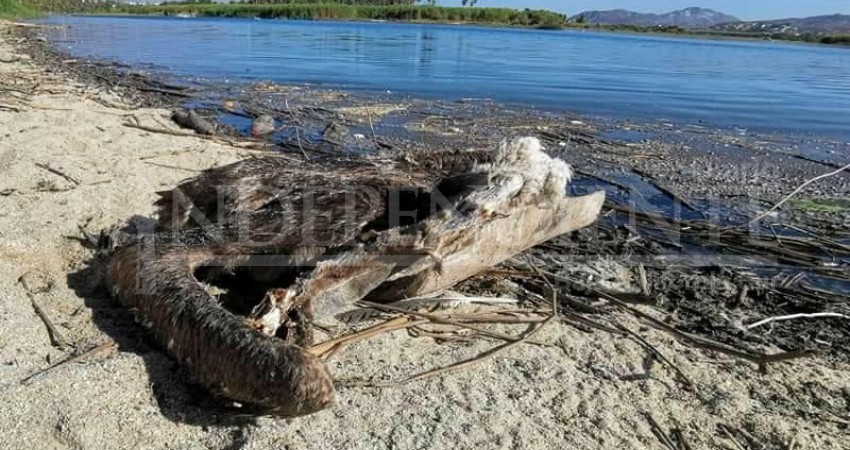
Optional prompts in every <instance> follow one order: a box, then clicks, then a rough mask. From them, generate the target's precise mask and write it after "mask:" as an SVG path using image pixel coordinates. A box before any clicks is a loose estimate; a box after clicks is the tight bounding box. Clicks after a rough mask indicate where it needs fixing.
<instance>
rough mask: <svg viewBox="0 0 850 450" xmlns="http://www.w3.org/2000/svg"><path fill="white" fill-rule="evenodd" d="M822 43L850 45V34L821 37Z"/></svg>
mask: <svg viewBox="0 0 850 450" xmlns="http://www.w3.org/2000/svg"><path fill="white" fill-rule="evenodd" d="M820 43H821V44H842V45H850V34H845V35H836V36H827V37H824V38H821V40H820Z"/></svg>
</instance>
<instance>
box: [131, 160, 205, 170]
mask: <svg viewBox="0 0 850 450" xmlns="http://www.w3.org/2000/svg"><path fill="white" fill-rule="evenodd" d="M142 162H144V163H145V164H150V165H152V166H157V167H163V168H166V169H175V170H184V171H186V172H192V173H200V172H203V170H200V169H190V168H188V167H180V166H172V165H169V164H162V163H158V162H154V161H142Z"/></svg>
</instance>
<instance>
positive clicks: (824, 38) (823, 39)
mask: <svg viewBox="0 0 850 450" xmlns="http://www.w3.org/2000/svg"><path fill="white" fill-rule="evenodd" d="M143 8H146V9H151V10H153V11H154V12H144V10H143V11H141V12H131V11H129V10H127V11H120V12H114V11H96V12H84V13H71V15H83V16H85V15H93V16H116V17H134V16H135V17H174V18H203V17H207V18H223V19H224V18H230V19H245V20H252V19H253V20H303V21H317V22H318V21H327V22H364V23H393V24H420V25H444V26H471V27H489V28H504V29H516V30H540V31H574V32H585V31H590V32H599V33H614V34H626V35H648V36H660V37H669V38H673V39H675V38H684V39H704V40H716V41H733V42H734V41H740V42H779V43H789V44H809V45H816V46H826V47H839V48H850V42H848V41H847V40H846V36H844V35H817V36H815V38H814V40H812V39H803V38H801V37H800V36H793V35H781V34H779V35H775V34H773V35H765V34H759V33H738V32H724V31H712V30H704V29H689V28H675V29H670V30H665V29H659V28H658V27H644V28H641V27H633V26H629V25H614V24H577V23H572V22H565V23H559V24H538V25H523V24H511V23H500V22H476V21H448V20H446V21H443V20H416V19H410V20H408V19H392V18H385V19H368V18H358V17H314V18H307V17H261V16H259V15H255V16H251V15H227V14H205V13H197V12H192V13H186V11H195V10H192V5H172V6H168V7H167V8H168V9H164V7H160V9H156V8H155V7H143ZM181 8H182V9H181ZM130 9H132V7H130ZM172 10H174V11H178V12H174V13H170V11H172ZM182 14H186V15H182Z"/></svg>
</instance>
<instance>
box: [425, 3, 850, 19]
mask: <svg viewBox="0 0 850 450" xmlns="http://www.w3.org/2000/svg"><path fill="white" fill-rule="evenodd" d="M439 3H440V4H443V5H451V4H454V3H460V2H459V1H457V0H442V1H440V2H439ZM478 5H479V6H509V7H512V8H546V9H552V10H555V11H561V12H564V13H567V14H570V15H573V14H576V13H579V12H581V11H585V10H589V9H600V10H604V9H617V8H622V9H628V10H632V11H638V12H654V13H661V12H669V11H673V10H676V9H682V8H687V7H689V6H700V7H703V8H711V9H715V10H717V11H720V12H724V13H726V14H731V15H733V16H737V17H738V18H739V19H742V20H760V19H784V18H788V17H809V16H820V15H824V14H838V13H840V14H850V0H631V1H628V0H478Z"/></svg>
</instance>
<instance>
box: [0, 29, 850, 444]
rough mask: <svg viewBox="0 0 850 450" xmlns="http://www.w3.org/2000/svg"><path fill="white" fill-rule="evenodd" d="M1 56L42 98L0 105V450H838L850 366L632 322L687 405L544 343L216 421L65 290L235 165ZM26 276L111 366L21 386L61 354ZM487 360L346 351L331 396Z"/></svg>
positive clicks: (2, 33) (88, 302) (81, 288)
mask: <svg viewBox="0 0 850 450" xmlns="http://www.w3.org/2000/svg"><path fill="white" fill-rule="evenodd" d="M12 39H16V38H14V37H13V36H11V35H9V34H8V32H7V30H6V29H4V28H2V26H0V60H2V61H4V62H3V63H0V77H5V78H4V79H5V80H7V81H8V80H9V79H12V78H14V79H17V80H19V81H20V83H21V86H31V85H32V84H33V83H35V82H38V83H39V84H40V89H41V93H39V94H37V95H35V96H29V95H25V94H19V93H18V94H16V93H13V92H3V91H0V104H5V105H7V106H11V105H13V104H15V105H18V109H19V110H20V111H17V112H16V111H13V110H9V109H8V108H6V109H4V108H0V193H2V194H0V405H2V406H0V436H2V439H0V448H3V449H6V448H8V449H29V448H32V449H36V448H37V449H54V448H55V449H67V448H72V449H93V450H95V449H96V450H101V449H125V448H146V449H147V448H149V449H206V448H228V449H272V448H275V449H277V448H290V449H297V448H315V449H328V448H346V449H347V448H363V449H366V448H388V449H414V448H437V449H457V448H476V449H489V448H506V449H508V448H510V449H525V448H528V449H545V448H581V449H621V448H664V446H663V444H661V442H660V441H659V438H658V437H656V436H655V435H654V434H653V431H652V427H651V425H650V421H649V419H648V418H647V414H650V415H651V416H652V417H653V418H654V420H656V421H657V422H658V424H659V425H660V427H661V428H662V429H663V430H664V431H665V432H668V433H669V432H670V430H671V429H674V428H680V429H681V431H682V433H683V435H684V436H685V438H686V440H687V441H688V442H689V443H690V445H691V446H692V448H694V449H701V448H729V449H740V448H751V449H757V448H777V449H791V448H795V449H803V448H809V449H833V448H835V449H837V448H850V434H848V425H850V422H848V417H847V416H848V406H849V405H850V373H848V371H847V369H848V367H847V365H846V364H844V363H840V362H835V361H828V360H827V359H825V358H824V357H818V358H813V359H806V360H798V361H793V362H789V363H783V364H778V365H775V366H772V367H771V368H770V370H769V371H768V373H767V374H759V373H758V372H757V371H756V370H755V369H754V367H753V366H752V365H751V364H748V363H745V362H741V361H735V360H731V359H729V358H725V357H720V356H717V355H713V354H710V353H708V352H705V351H702V350H698V349H693V348H689V347H687V346H684V345H682V344H680V343H678V342H677V341H675V340H674V339H673V338H672V337H670V336H669V335H666V334H663V333H660V332H657V331H653V330H649V329H645V328H643V327H642V326H641V324H640V323H639V322H637V321H636V320H635V319H633V318H631V317H628V316H622V317H618V318H617V320H618V321H619V322H620V323H622V324H623V325H625V326H627V327H628V328H630V329H631V330H633V331H635V332H637V333H639V334H640V335H642V336H643V337H644V338H645V339H646V340H647V341H648V342H650V343H651V344H652V345H653V346H655V347H656V348H657V349H658V350H659V351H660V352H661V353H663V354H664V355H666V356H667V357H668V358H669V359H670V360H672V361H673V362H674V363H675V364H676V365H677V366H678V367H679V368H681V370H682V371H683V372H684V373H685V374H686V375H687V377H689V378H690V379H691V380H692V381H693V382H694V384H695V389H693V390H688V389H686V388H685V387H684V386H683V384H682V382H681V381H680V380H679V379H678V378H677V377H676V375H675V374H674V373H673V372H672V371H671V370H670V369H669V368H668V367H666V366H664V365H661V364H654V365H652V367H651V368H650V369H649V371H648V375H647V376H646V377H635V378H645V379H637V380H634V381H626V380H627V379H628V378H629V376H630V375H639V374H643V373H645V372H646V371H647V370H646V368H645V367H644V361H645V360H646V359H647V355H648V352H647V350H646V349H645V348H643V347H641V346H640V345H638V344H636V343H635V342H634V341H632V340H629V339H625V338H620V337H615V336H612V335H610V334H606V333H603V332H593V333H585V332H582V331H579V330H577V329H575V328H572V327H570V326H568V325H565V324H553V325H551V326H550V327H548V328H547V329H546V330H544V331H543V332H542V333H541V334H540V335H538V339H539V340H540V341H543V342H546V343H551V344H552V346H551V347H539V346H524V347H519V348H514V349H513V350H511V351H509V352H506V353H504V354H502V355H500V356H497V357H495V358H494V359H492V360H490V361H488V362H485V363H483V364H481V365H479V366H477V367H475V368H473V369H471V370H466V371H463V372H457V373H452V374H449V375H447V376H444V377H442V378H436V379H432V380H428V381H423V382H417V383H412V384H409V385H405V386H400V387H394V388H387V389H374V388H341V389H340V394H339V396H338V402H337V404H336V405H335V406H334V407H332V408H330V409H328V410H326V411H324V412H321V413H319V414H316V415H313V416H309V417H304V418H299V419H295V420H282V419H273V418H259V419H256V420H244V421H241V422H240V421H234V420H232V419H227V418H225V417H222V416H220V415H218V414H216V413H215V412H214V411H212V410H211V409H210V408H208V407H205V406H204V402H203V397H204V393H203V391H199V389H198V388H194V387H191V386H190V385H189V384H188V383H187V380H186V376H185V374H184V373H183V372H182V371H181V370H180V369H179V368H178V367H177V366H176V365H175V364H174V363H173V362H172V361H171V360H170V359H169V358H168V357H167V356H166V355H165V354H164V353H163V352H162V351H160V350H159V349H158V348H156V347H155V346H152V345H147V344H146V343H145V342H144V341H145V339H144V338H143V337H140V336H144V333H143V332H142V331H141V329H140V328H138V327H136V326H135V325H133V324H131V323H128V319H127V317H128V315H127V313H126V311H124V310H123V309H122V308H121V307H120V306H119V305H117V304H115V303H113V302H112V301H111V300H109V299H106V298H104V296H103V294H102V293H98V291H96V290H92V289H89V288H87V287H86V286H85V285H86V284H90V283H91V282H92V281H91V277H89V278H86V277H84V276H81V275H75V274H78V273H79V272H80V271H81V270H83V269H84V267H85V262H86V260H88V259H89V258H91V257H92V251H90V250H87V249H85V248H84V247H83V246H81V245H80V243H79V242H78V241H76V240H73V239H69V237H80V236H81V232H80V227H83V228H84V229H86V230H88V231H90V232H93V233H97V232H98V231H99V230H100V229H101V228H104V227H107V226H110V225H113V224H116V223H120V222H122V221H124V220H126V219H128V218H129V217H131V216H133V215H150V214H151V212H152V207H151V202H152V201H153V199H154V192H155V191H157V190H162V189H164V188H168V187H170V186H173V185H174V184H175V183H176V182H177V181H179V180H180V179H182V178H185V177H187V176H191V175H192V172H191V170H200V169H204V168H208V167H211V166H215V165H219V164H224V163H228V162H231V161H234V160H237V159H239V158H244V157H246V156H247V153H245V152H243V151H240V150H237V149H234V148H232V147H225V146H219V145H215V144H213V143H210V142H207V141H203V140H199V139H196V138H193V137H174V136H167V135H162V134H151V133H147V132H143V131H140V130H136V129H130V128H127V127H124V126H122V122H124V121H125V120H126V119H125V116H127V115H129V114H132V115H134V116H136V117H137V118H139V119H140V120H141V122H142V123H145V124H148V125H152V126H157V127H172V125H170V124H169V121H168V120H167V116H168V111H163V110H151V109H134V110H126V109H119V108H108V107H105V106H103V105H102V103H104V101H105V102H107V103H108V104H114V105H119V104H120V103H121V99H120V98H117V97H115V96H114V95H111V94H110V93H108V92H103V91H100V90H97V89H94V88H91V87H87V86H83V85H79V84H76V83H74V82H73V81H69V80H66V79H63V78H62V77H57V76H55V75H51V74H48V73H47V72H46V71H45V69H43V68H40V67H37V66H35V65H33V64H31V63H30V62H29V61H28V60H27V58H26V57H24V56H21V55H18V54H16V53H15V51H14V48H13V46H12V45H10V40H12ZM5 61H9V62H5ZM28 80H29V81H28ZM45 90H48V91H49V92H46V91H45ZM96 100H97V101H96ZM39 164H44V165H48V166H49V167H51V168H53V169H56V170H57V171H61V172H62V173H64V174H66V175H68V176H70V177H72V178H73V179H75V180H77V181H78V182H79V184H78V185H77V184H76V183H75V182H73V181H69V180H68V179H66V178H64V177H62V176H59V175H57V174H55V173H52V172H50V171H48V170H46V169H45V168H44V167H39ZM166 166H168V167H166ZM24 274H29V275H28V277H29V278H28V279H29V280H30V281H31V284H32V285H34V286H33V287H35V288H41V290H42V291H43V292H37V293H36V294H35V298H36V299H37V301H38V302H39V303H40V304H41V305H42V307H43V308H44V309H45V310H46V312H47V314H48V315H49V316H50V317H51V318H52V319H53V321H54V322H55V323H56V325H57V327H58V328H59V330H60V331H61V332H62V333H63V334H64V335H65V336H66V337H67V338H68V340H69V341H70V342H71V343H73V345H74V346H76V347H77V348H79V349H87V348H91V347H93V346H95V345H97V344H99V343H102V342H105V341H107V340H109V339H112V338H117V339H118V340H119V342H121V343H122V346H121V350H120V351H119V352H117V353H114V354H112V355H110V356H104V357H99V358H92V359H89V360H86V361H84V362H81V363H75V364H69V365H66V366H63V367H60V368H58V369H56V370H54V371H52V372H49V373H47V374H44V375H42V376H40V377H38V378H35V379H34V380H33V381H32V382H31V383H30V384H27V385H23V384H21V380H22V379H24V378H25V377H27V376H28V375H30V374H32V373H34V372H36V371H38V370H39V369H42V368H45V367H47V366H49V365H50V364H52V363H55V362H57V361H60V360H62V359H64V358H66V357H68V356H70V355H71V354H72V350H65V351H61V350H58V349H56V348H54V347H53V346H51V342H50V339H49V337H48V333H47V330H46V328H45V326H44V324H43V322H42V321H41V320H40V319H39V317H38V316H37V315H36V313H35V311H34V309H33V307H32V305H31V303H30V299H29V298H28V296H27V291H25V290H24V288H23V287H22V285H21V284H20V283H19V282H18V279H19V277H21V276H22V275H24ZM122 336H125V338H122ZM133 342H139V343H138V344H137V345H133ZM125 344H126V345H125ZM488 345H493V344H492V343H485V342H479V343H474V344H470V345H458V344H453V345H445V346H437V345H435V344H434V343H432V342H429V341H428V340H427V339H413V338H411V337H409V336H408V335H407V334H405V333H403V332H400V333H394V334H391V335H385V336H383V337H381V338H379V339H377V340H374V341H370V342H366V343H362V344H358V345H356V346H354V347H352V348H350V349H349V350H347V351H346V352H345V353H343V354H341V355H340V356H338V357H337V358H336V359H335V360H334V361H333V362H332V363H331V368H332V370H333V371H334V372H335V374H336V377H337V378H338V379H341V380H345V379H353V378H372V377H377V378H383V379H398V378H402V377H404V375H409V374H412V373H416V372H419V371H422V370H423V369H425V368H430V367H436V366H440V365H445V364H448V363H450V362H452V361H456V360H459V359H462V358H465V357H470V356H472V355H475V354H477V353H478V352H480V351H482V350H484V349H485V348H487V346H488ZM724 425H725V426H729V427H730V430H731V436H732V437H730V435H729V434H727V433H726V432H725V431H724V430H723V429H722V427H723V426H724Z"/></svg>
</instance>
